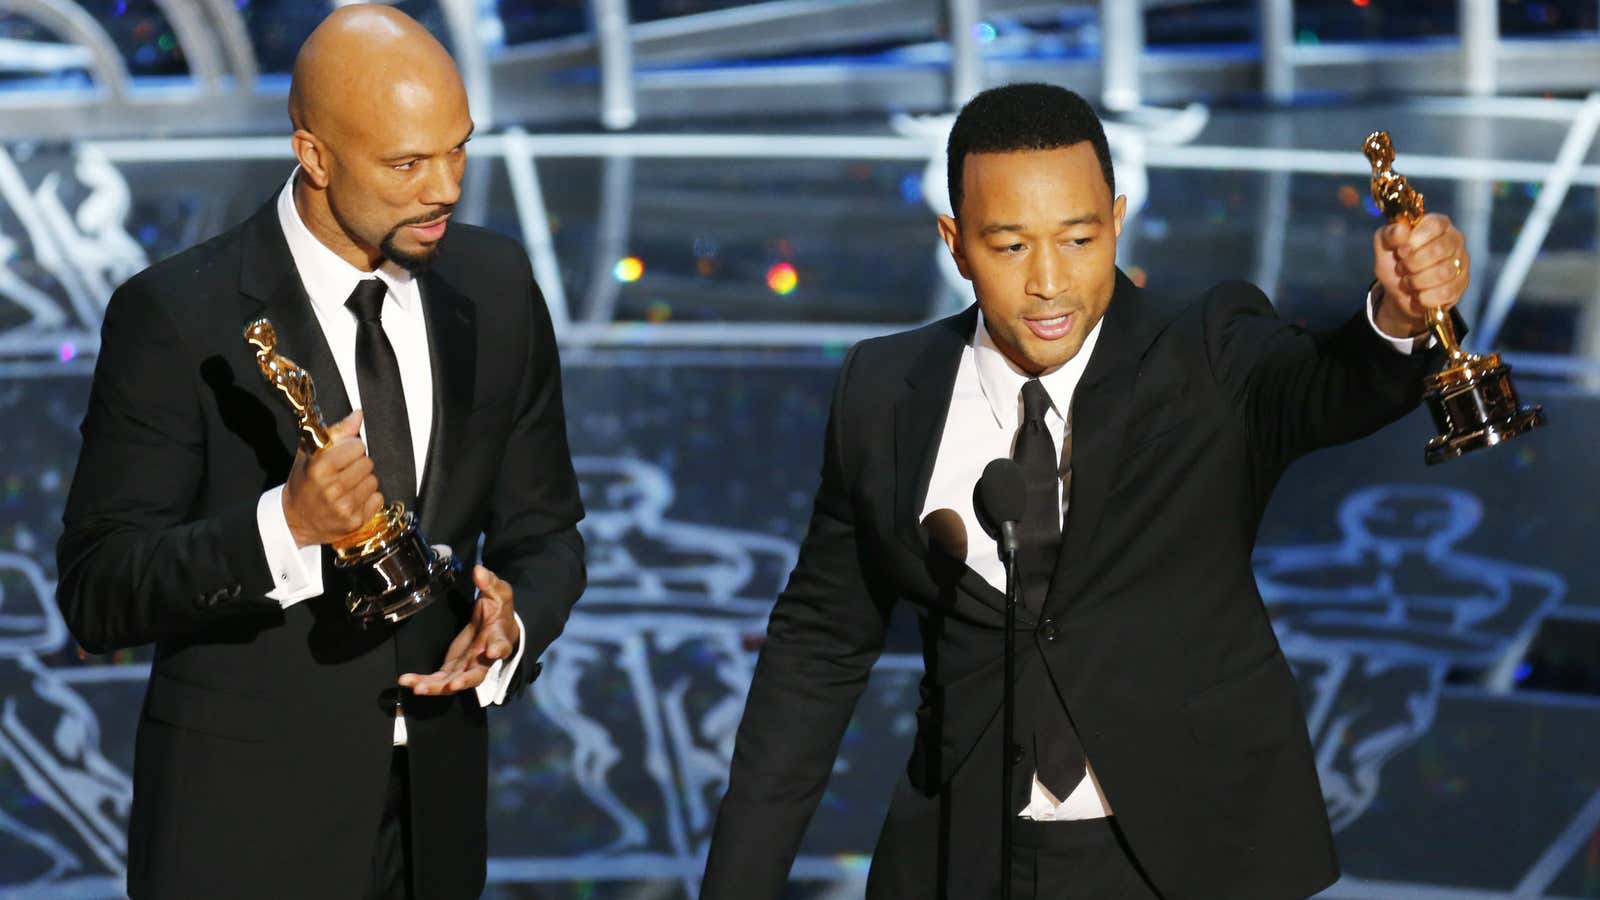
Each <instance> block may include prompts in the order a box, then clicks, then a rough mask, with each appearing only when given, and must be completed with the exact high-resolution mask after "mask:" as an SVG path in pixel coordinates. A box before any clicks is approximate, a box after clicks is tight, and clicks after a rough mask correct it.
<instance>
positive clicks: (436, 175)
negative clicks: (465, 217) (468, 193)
mask: <svg viewBox="0 0 1600 900" xmlns="http://www.w3.org/2000/svg"><path fill="white" fill-rule="evenodd" d="M433 163H434V164H433V165H432V166H431V167H430V171H429V174H428V180H427V183H426V184H424V185H423V192H422V196H421V198H419V199H421V200H422V202H423V203H426V204H428V205H429V206H453V205H455V202H456V201H457V200H460V199H461V176H462V174H463V172H465V170H466V161H465V160H462V161H460V162H456V161H454V160H450V159H436V160H434V161H433Z"/></svg>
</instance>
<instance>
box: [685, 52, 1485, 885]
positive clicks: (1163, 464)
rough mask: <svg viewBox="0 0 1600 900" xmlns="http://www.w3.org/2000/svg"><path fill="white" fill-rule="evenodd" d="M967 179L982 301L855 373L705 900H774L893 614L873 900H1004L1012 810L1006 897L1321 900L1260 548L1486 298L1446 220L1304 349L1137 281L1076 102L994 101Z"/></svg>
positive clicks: (1310, 809)
mask: <svg viewBox="0 0 1600 900" xmlns="http://www.w3.org/2000/svg"><path fill="white" fill-rule="evenodd" d="M949 186H950V197H951V205H952V208H953V209H954V211H955V215H953V216H945V217H941V218H940V219H939V232H940V234H941V235H942V237H943V239H944V241H945V243H946V245H947V246H948V247H949V250H950V253H951V254H952V256H953V257H954V259H955V262H956V264H957V266H958V267H959V268H960V270H961V273H962V274H963V275H964V276H965V277H966V278H967V279H969V280H970V281H971V282H972V283H973V287H974V290H975V293H976V295H977V299H978V302H977V304H976V305H975V306H974V307H972V308H969V309H968V310H966V311H965V312H962V313H960V314H958V315H956V316H953V317H950V318H948V319H944V320H942V321H939V322H935V323H933V324H931V325H927V326H925V327H922V328H919V329H917V330H915V331H910V332H906V333H903V334H897V335H892V336H889V337H884V338H878V339H874V340H869V341H864V342H862V343H861V344H859V345H857V346H856V347H855V348H854V349H853V350H852V351H851V352H850V354H849V355H848V356H847V357H846V359H845V362H844V364H843V367H842V370H841V372H840V375H839V381H838V385H837V387H836V390H835V394H834V398H833V408H832V413H831V416H830V419H829V424H828V430H827V438H826V444H825V447H824V459H823V467H822V484H821V487H820V488H819V489H818V491H817V497H816V505H815V509H814V512H813V514H812V519H811V525H810V529H809V532H808V534H807V536H806V539H805V542H804V544H803V545H802V547H801V550H800V557H799V560H798V562H797V564H796V566H795V569H794V572H793V574H792V575H791V576H790V581H789V584H788V587H787V588H786V589H785V590H784V592H783V594H782V596H780V597H779V599H778V602H777V604H776V606H775V607H774V608H773V611H772V617H771V621H770V624H769V626H768V633H767V642H766V644H765V646H764V647H763V649H762V651H761V657H760V661H759V663H758V664H757V667H756V673H755V677H754V681H753V683H752V685H751V689H750V695H749V699H748V701H747V705H746V708H745V715H744V720H743V722H742V723H741V725H740V729H739V734H738V738H737V741H736V745H735V749H734V757H733V768H732V772H731V775H730V780H729V786H728V792H727V795H726V796H725V798H724V799H723V802H722V808H721V811H720V813H719V816H718V819H717V825H716V829H715V833H714V836H713V838H712V843H711V848H710V854H709V858H708V860H707V863H706V876H705V881H704V885H703V893H702V896H703V897H704V898H707V900H724V898H726V900H735V898H736V900H764V898H776V897H778V896H779V895H780V892H781V888H782V884H783V882H784V879H785V876H786V874H787V872H788V869H789V866H790V864H791V863H792V861H793V859H794V856H795V853H796V850H797V848H798V846H799V843H800V839H801V836H802V834H803V833H804V831H805V826H806V823H807V821H808V820H809V819H810V817H811V814H812V812H813V811H814V810H815V808H816V804H817V801H818V799H819V798H820V797H821V795H822V791H823V789H824V787H825V785H826V784H827V780H828V775H829V772H830V771H831V769H832V766H833V761H834V757H835V754H836V752H837V749H838V745H839V741H840V738H841V736H842V734H843V732H844V728H845V726H846V724H847V723H848V721H849V719H850V715H851V711H852V709H853V707H854V706H855V703H856V700H857V698H858V697H859V696H860V694H861V691H862V689H863V688H864V686H865V685H866V682H867V676H868V673H869V671H870V669H871V667H872V664H873V661H874V660H875V659H876V658H877V656H878V654H879V652H880V650H881V649H882V647H883V644H884V637H885V629H886V624H887V622H888V620H889V615H890V611H891V608H892V606H893V605H894V604H895V603H896V602H898V601H905V602H907V603H909V604H911V606H912V608H913V610H914V611H915V613H916V615H917V618H918V620H919V624H920V626H921V636H922V645H923V657H924V665H925V675H924V678H923V682H922V700H923V702H922V705H921V707H920V708H919V709H918V710H917V723H918V730H917V737H916V742H915V745H914V749H913V751H912V754H911V759H910V761H909V764H908V765H907V769H906V774H905V776H904V777H903V778H902V779H901V780H900V782H899V784H898V785H897V786H896V787H895V789H894V794H893V799H892V801H891V803H890V807H889V811H888V817H887V819H886V821H885V822H884V825H883V830H882V832H881V834H880V836H879V839H878V845H877V848H876V851H875V852H874V855H873V861H872V869H871V873H870V875H869V878H868V883H867V895H868V897H870V898H875V900H876V898H906V900H912V898H914V900H932V898H952V900H971V898H986V897H993V896H996V894H997V893H998V889H999V883H1000V879H1001V871H1002V860H1001V858H1000V835H1001V821H1002V819H1001V816H1002V815H1014V816H1016V818H1015V819H1014V820H1013V826H1014V832H1015V841H1014V849H1013V853H1012V856H1011V858H1010V859H1009V860H1005V861H1004V866H1005V867H1006V868H1008V869H1009V871H1010V872H1011V875H1012V879H1013V886H1014V888H1015V894H1014V896H1015V897H1017V898H1018V900H1023V898H1052V900H1068V898H1073V900H1076V898H1094V900H1123V898H1129V900H1131V898H1152V897H1161V898H1167V900H1188V898H1194V900H1201V898H1207V900H1216V898H1227V900H1284V898H1288V897H1305V896H1309V895H1311V894H1313V893H1316V892H1317V891H1318V890H1320V889H1322V888H1323V887H1326V886H1327V885H1329V884H1331V883H1332V882H1333V881H1334V880H1335V879H1336V877H1337V874H1338V867H1337V863H1336V861H1335V858H1334V851H1333V843H1332V836H1331V833H1330V830H1329V828H1328V819H1327V814H1326V811H1325V809H1324V807H1323V803H1322V795H1321V793H1320V791H1319V790H1318V786H1317V778H1316V769H1315V765H1314V762H1313V759H1312V755H1311V748H1310V744H1309V742H1308V740H1307V737H1306V728H1305V721H1304V718H1303V716H1302V712H1301V709H1300V705H1299V701H1298V695H1297V692H1296V690H1295V686H1294V682H1293V679H1292V677H1291V675H1290V671H1289V667H1288V665H1287V663H1286V662H1285V660H1284V657H1283V655H1282V653H1281V652H1280V651H1279V648H1278V645H1277V641H1276V639H1275V637H1274V635H1273V631H1272V626H1271V624H1270V622H1269V621H1268V618H1267V615H1266V612H1265V610H1264V608H1263V606H1262V602H1261V598H1260V595H1259V594H1258V592H1257V590H1256V585H1255V581H1254V578H1253V575H1252V572H1251V567H1250V556H1251V549H1252V547H1253V544H1254V541H1255V535H1256V530H1257V526H1258V524H1259V523H1260V520H1261V515H1262V512H1263V510H1264V509H1265V508H1266V505H1267V501H1268V498H1269V497H1270V495H1271V491H1272V487H1273V485H1274V484H1275V482H1276V481H1277V479H1278V478H1279V477H1280V476H1281V475H1282V474H1283V472H1284V470H1285V468H1286V467H1287V466H1288V465H1289V463H1290V462H1291V461H1293V460H1294V459H1296V458H1298V457H1300V456H1302V455H1304V454H1305V453H1307V452H1310V451H1312V450H1315V449H1317V448H1319V447H1326V446H1329V445H1331V444H1336V443H1340V442H1344V441H1350V440H1354V439H1356V438H1359V437H1361V436H1363V435H1366V434H1370V433H1371V432H1373V431H1375V430H1377V429H1378V428H1380V427H1382V426H1383V425H1385V424H1387V423H1389V422H1392V421H1394V420H1396V419H1398V418H1400V417H1401V416H1403V415H1404V414H1405V413H1406V412H1408V411H1409V410H1411V409H1413V408H1414V407H1415V406H1416V405H1417V403H1418V402H1419V401H1420V399H1421V393H1422V387H1421V386H1422V379H1423V376H1424V373H1425V372H1426V371H1427V370H1428V369H1429V366H1430V364H1431V365H1432V366H1434V367H1437V364H1438V360H1437V355H1436V354H1433V353H1429V352H1426V350H1425V349H1424V348H1422V347H1413V343H1414V342H1415V341H1416V339H1417V338H1418V337H1419V336H1421V335H1422V334H1423V333H1424V332H1425V320H1426V312H1427V309H1428V308H1429V307H1435V306H1442V307H1448V306H1451V305H1453V304H1454V303H1455V302H1456V300H1457V299H1458V298H1459V297H1460V296H1461V294H1462V291H1463V290H1465V288H1466V285H1467V280H1468V275H1467V272H1468V268H1469V267H1468V265H1467V253H1466V250H1465V246H1464V241H1463V239H1462V236H1461V233H1460V232H1459V231H1458V230H1456V229H1455V227H1453V226H1452V225H1451V224H1450V222H1449V220H1448V219H1446V218H1445V217H1443V216H1439V215H1430V216H1428V217H1427V218H1425V219H1424V220H1422V221H1421V222H1419V223H1418V224H1417V226H1416V227H1415V228H1410V227H1407V226H1405V225H1391V226H1388V227H1385V228H1381V229H1379V230H1378V232H1377V233H1376V234H1375V235H1374V273H1375V275H1376V278H1377V282H1376V284H1375V285H1374V287H1373V288H1371V289H1370V290H1369V291H1368V296H1367V299H1366V301H1365V302H1364V303H1363V304H1362V306H1361V308H1356V309H1353V310H1352V316H1351V317H1350V319H1349V321H1348V322H1347V323H1346V324H1345V325H1344V326H1343V327H1342V328H1340V329H1338V330H1337V331H1334V332H1332V333H1328V334H1321V335H1316V334H1311V333H1308V332H1307V331H1305V330H1304V329H1301V328H1299V327H1296V326H1294V325H1291V324H1288V323H1286V322H1283V321H1280V320H1279V319H1278V318H1277V317H1276V315H1275V314H1274V312H1273V309H1272V307H1271V305H1270V304H1269V303H1268V302H1267V299H1266V298H1265V297H1264V296H1262V294H1261V292H1260V291H1259V290H1257V289H1256V288H1254V287H1253V286H1251V285H1248V284H1244V283H1242V282H1231V283H1226V284H1222V285H1218V286H1216V287H1213V288H1211V289H1210V290H1208V291H1205V292H1204V293H1203V294H1200V295H1199V296H1198V297H1194V298H1189V299H1184V298H1170V297H1164V296H1158V295H1156V294H1155V293H1153V292H1147V291H1143V290H1141V289H1139V288H1137V287H1135V286H1134V285H1133V283H1132V282H1130V281H1129V280H1128V278H1127V277H1126V276H1125V275H1123V274H1122V273H1121V272H1120V271H1119V270H1118V269H1117V268H1116V241H1117V237H1118V235H1119V234H1120V233H1121V230H1122V221H1123V214H1124V211H1125V198H1122V197H1118V196H1117V195H1116V192H1115V181H1114V175H1113V172H1112V166H1111V157H1110V153H1109V152H1108V150H1107V147H1106V140H1105V135H1104V132H1103V130H1102V128H1101V125H1100V122H1099V120H1098V118H1097V117H1096V116H1095V114H1094V112H1093V110H1092V109H1091V108H1090V107H1089V105H1088V104H1087V103H1085V102H1084V101H1083V99H1082V98H1081V97H1079V96H1078V95H1076V94H1073V93H1072V92H1070V91H1067V90H1064V89H1061V88H1057V87H1051V86H1048V85H1042V84H1022V85H1010V86H1007V87H1002V88H996V89H994V90H990V91H986V92H984V93H982V94H980V95H978V96H977V97H976V98H974V99H973V100H972V101H971V102H970V103H969V104H967V106H966V107H965V108H964V109H963V110H962V111H961V113H960V115H959V117H958V118H957V119H956V122H955V125H954V127H953V129H952V131H951V133H950V141H949ZM1353 288H1354V286H1353ZM1359 293H1360V292H1359V290H1356V289H1353V290H1352V307H1355V306H1356V303H1355V297H1356V296H1358V295H1359ZM1000 457H1010V458H1012V459H1014V460H1015V461H1016V463H1017V464H1018V466H1019V468H1020V469H1021V470H1022V473H1023V480H1024V484H1025V487H1026V495H1027V504H1026V512H1025V513H1024V515H1023V518H1022V520H1021V521H1020V522H1019V523H1018V526H1017V532H1018V540H1019V544H1020V550H1019V553H1018V569H1019V581H1020V591H1019V596H1020V600H1019V604H1018V611H1017V622H1018V631H1017V633H1016V640H1017V676H1016V693H1017V728H1016V739H1015V743H1014V745H1013V746H1011V747H1005V746H1002V728H1001V718H1002V717H1001V715H1000V710H1001V702H1002V693H1003V681H1004V674H1003V673H1004V667H1003V662H1002V660H1003V649H1002V648H1003V645H1004V637H1005V634H1004V630H1005V629H1004V621H1005V619H1004V608H1005V596H1004V590H1005V587H1006V580H1005V579H1006V576H1005V570H1004V567H1003V565H1002V563H1001V560H1000V558H999V555H998V552H997V547H996V544H995V541H994V540H993V539H991V538H990V537H988V536H987V535H986V534H985V529H984V527H983V525H982V523H981V522H980V519H979V511H978V510H977V509H975V505H974V498H973V488H974V485H975V483H976V482H977V481H978V479H979V476H980V474H981V473H982V472H983V471H984V468H985V466H986V465H987V464H988V463H989V462H990V461H991V460H993V459H996V458H1000ZM1004 765H1009V766H1011V767H1012V769H1011V771H1012V775H1013V779H1012V781H1013V785H1014V789H1013V793H1012V795H1011V796H1010V798H1009V801H1008V802H1006V803H1004V804H1002V802H1001V798H1000V791H1001V785H1002V783H1003V781H1002V779H1003V774H1002V772H1003V768H1002V767H1003V766H1004Z"/></svg>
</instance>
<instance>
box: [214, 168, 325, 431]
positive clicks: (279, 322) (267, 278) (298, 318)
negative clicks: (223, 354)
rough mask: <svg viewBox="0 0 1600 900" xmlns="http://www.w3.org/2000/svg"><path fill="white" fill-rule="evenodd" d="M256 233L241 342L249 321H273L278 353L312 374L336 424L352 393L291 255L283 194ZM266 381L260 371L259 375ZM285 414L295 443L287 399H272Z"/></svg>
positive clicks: (245, 279) (244, 280)
mask: <svg viewBox="0 0 1600 900" xmlns="http://www.w3.org/2000/svg"><path fill="white" fill-rule="evenodd" d="M246 227H247V229H248V230H249V232H250V235H249V239H248V240H247V241H245V244H244V251H243V265H242V269H241V272H240V277H239V289H240V291H241V292H242V293H243V294H244V295H245V296H246V297H248V298H250V299H251V300H252V301H254V302H249V303H247V304H246V306H247V308H249V309H250V310H251V311H250V312H249V313H248V314H247V315H246V316H245V317H244V318H243V319H242V320H241V321H240V322H239V334H240V339H239V340H240V343H241V344H242V343H243V342H244V338H243V334H244V328H245V325H247V324H249V322H250V321H252V320H254V319H255V318H257V317H259V316H266V317H267V318H268V319H270V320H271V322H272V326H273V328H274V329H275V330H276V331H277V333H278V352H279V353H280V354H281V355H283V356H286V357H288V358H289V359H292V360H294V362H295V363H296V364H297V365H299V366H300V367H301V368H302V369H305V370H306V372H308V373H309V374H310V375H311V379H312V381H313V382H314V383H315V384H316V388H317V406H318V407H320V408H321V410H322V418H323V420H324V421H325V422H326V423H327V424H329V425H332V424H333V423H335V422H337V421H339V420H340V419H343V418H344V417H345V416H348V415H349V414H350V397H349V395H348V394H346V393H345V389H344V380H343V379H342V378H341V377H340V376H339V367H338V366H337V365H336V364H335V363H334V361H333V351H332V350H330V349H329V348H328V340H327V338H326V337H324V336H323V334H322V326H321V325H320V324H318V323H317V316H316V313H315V312H313V311H312V309H311V298H310V297H308V296H307V295H306V289H305V285H304V283H302V282H301V280H300V273H299V271H298V270H296V269H295V266H294V257H293V256H291V255H290V254H289V244H288V242H287V241H286V240H284V237H283V229H282V228H281V227H280V226H279V224H278V203H277V197H276V195H274V197H273V199H272V200H271V201H269V202H268V203H267V205H266V206H264V207H262V208H261V210H260V211H258V212H257V213H256V214H255V215H254V216H252V217H251V219H250V221H249V223H248V224H247V226H246ZM254 380H255V381H257V382H258V383H261V384H262V386H263V389H264V390H268V391H270V390H271V389H270V388H266V387H265V383H264V382H260V376H259V375H256V376H254ZM271 407H272V409H274V410H275V411H276V412H277V414H278V415H279V418H280V419H281V420H282V421H283V422H285V423H287V426H288V427H287V428H280V429H279V430H280V432H282V433H283V434H285V435H287V436H288V437H287V443H288V445H289V446H290V447H293V446H294V445H295V441H296V438H295V437H294V435H295V434H296V426H295V425H294V417H293V414H292V413H290V412H289V407H288V406H287V405H286V404H285V403H284V402H283V400H282V399H281V398H276V397H275V398H274V399H273V400H272V402H271Z"/></svg>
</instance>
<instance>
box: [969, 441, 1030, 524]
mask: <svg viewBox="0 0 1600 900" xmlns="http://www.w3.org/2000/svg"><path fill="white" fill-rule="evenodd" d="M1027 502H1028V485H1027V483H1026V482H1025V481H1024V480H1023V478H1022V467H1021V466H1019V465H1017V464H1016V463H1015V462H1013V461H1011V460H1009V459H1006V458H1004V457H1002V458H1000V459H996V460H993V461H991V462H990V463H989V464H988V465H987V466H984V468H983V477H982V478H979V479H978V484H977V486H976V487H974V488H973V489H972V507H973V509H974V511H976V512H977V514H978V524H979V525H982V526H983V530H984V531H986V532H988V533H989V536H990V537H992V538H994V539H995V540H999V539H1000V524H1001V523H1002V522H1020V521H1022V513H1023V510H1024V509H1025V508H1026V507H1027Z"/></svg>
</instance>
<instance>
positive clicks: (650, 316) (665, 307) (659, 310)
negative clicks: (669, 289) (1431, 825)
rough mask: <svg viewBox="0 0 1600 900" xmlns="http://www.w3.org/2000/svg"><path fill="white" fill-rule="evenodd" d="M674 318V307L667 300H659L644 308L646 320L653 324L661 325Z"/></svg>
mask: <svg viewBox="0 0 1600 900" xmlns="http://www.w3.org/2000/svg"><path fill="white" fill-rule="evenodd" d="M670 318H672V305H671V304H670V303H667V302H666V301H665V300H657V301H655V302H653V303H651V304H650V305H649V306H647V307H645V308H644V319H645V321H646V322H650V323H652V324H659V323H661V322H665V321H666V320H668V319H670Z"/></svg>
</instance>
